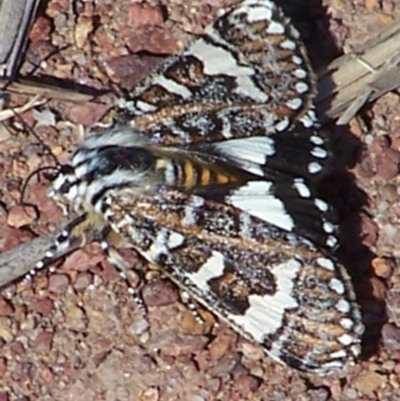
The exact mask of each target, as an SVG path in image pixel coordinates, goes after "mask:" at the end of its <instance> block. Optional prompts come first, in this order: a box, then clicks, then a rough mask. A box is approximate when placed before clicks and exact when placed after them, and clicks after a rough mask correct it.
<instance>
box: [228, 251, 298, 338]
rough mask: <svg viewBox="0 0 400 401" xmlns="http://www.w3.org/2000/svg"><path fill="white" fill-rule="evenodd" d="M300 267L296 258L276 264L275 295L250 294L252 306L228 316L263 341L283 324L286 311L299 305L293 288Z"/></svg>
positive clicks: (274, 269) (273, 270) (273, 269)
mask: <svg viewBox="0 0 400 401" xmlns="http://www.w3.org/2000/svg"><path fill="white" fill-rule="evenodd" d="M300 268H301V264H300V262H299V261H297V260H296V259H291V260H290V261H289V262H287V263H282V264H280V265H277V266H274V267H273V268H272V272H273V273H274V275H275V279H276V284H277V289H276V292H275V293H274V294H273V295H263V296H261V295H255V294H253V295H250V297H249V302H250V307H249V308H248V309H247V311H246V313H245V314H244V315H242V316H238V315H230V314H228V315H227V316H228V318H229V319H230V320H231V321H233V322H235V323H236V324H237V325H239V326H240V327H242V328H243V330H244V331H245V332H246V333H248V334H250V335H251V336H252V337H253V338H254V339H255V340H256V341H258V342H260V343H262V342H263V341H264V340H265V336H267V335H268V334H271V333H274V332H276V331H277V330H278V329H279V328H280V327H281V326H282V319H283V314H284V311H285V310H287V309H291V308H296V307H297V306H298V305H297V301H296V299H295V298H294V297H293V295H292V290H293V286H294V283H295V278H296V276H297V273H298V272H299V270H300Z"/></svg>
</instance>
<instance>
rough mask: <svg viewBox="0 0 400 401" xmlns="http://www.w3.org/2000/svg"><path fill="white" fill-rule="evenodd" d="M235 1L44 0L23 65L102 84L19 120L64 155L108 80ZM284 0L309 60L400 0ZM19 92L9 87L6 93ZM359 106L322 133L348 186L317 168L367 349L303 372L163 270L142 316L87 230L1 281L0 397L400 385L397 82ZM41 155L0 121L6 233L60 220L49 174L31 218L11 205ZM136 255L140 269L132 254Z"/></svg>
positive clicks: (12, 237) (129, 73) (391, 389)
mask: <svg viewBox="0 0 400 401" xmlns="http://www.w3.org/2000/svg"><path fill="white" fill-rule="evenodd" d="M234 2H235V1H234V0H208V1H200V0H190V1H189V0H171V1H161V2H158V1H148V2H144V3H143V4H142V3H140V2H136V1H128V0H94V1H90V0H89V1H79V0H77V1H75V2H70V1H69V0H50V1H49V2H45V3H44V4H43V8H42V9H41V10H40V11H39V16H38V18H37V19H36V22H35V24H34V27H33V29H32V31H31V34H30V44H29V48H28V51H27V54H26V57H25V62H24V64H23V67H22V69H21V74H22V75H25V76H35V77H41V78H40V79H41V80H43V81H44V82H48V83H52V84H56V85H58V86H60V87H65V88H68V89H75V90H79V91H84V92H89V93H93V92H96V93H97V94H99V93H104V94H101V95H100V96H97V97H96V99H95V100H93V101H90V102H87V103H85V104H77V103H74V102H67V101H55V100H52V101H49V102H47V103H45V104H44V105H42V106H40V107H37V108H35V109H33V110H30V111H27V112H25V113H23V118H24V120H25V121H26V122H27V124H28V125H29V126H31V127H32V128H33V129H34V131H35V132H36V133H37V134H38V135H39V136H40V138H41V139H42V140H43V141H44V142H45V143H46V144H47V145H48V146H49V147H50V148H51V150H52V152H53V153H54V154H55V155H56V156H57V158H58V159H59V160H60V161H61V162H63V161H66V160H67V158H68V155H69V153H70V151H71V150H72V149H74V147H75V146H76V144H77V143H79V142H80V141H81V140H82V138H83V137H84V133H85V131H86V130H87V129H88V128H89V127H91V126H93V125H94V124H95V123H97V122H98V121H99V120H100V119H101V118H102V116H103V115H104V114H105V113H106V112H107V111H108V110H109V109H110V108H111V107H112V105H113V103H114V102H115V99H116V93H118V91H121V90H122V91H123V90H125V89H128V88H130V87H132V85H134V83H135V82H137V81H138V80H139V79H140V78H141V77H142V76H145V75H146V74H147V73H148V71H149V69H150V68H151V67H152V66H154V65H156V64H157V62H158V61H159V60H160V59H161V57H163V56H167V55H170V54H173V53H174V52H176V51H178V50H179V49H180V48H181V47H182V45H183V44H184V43H185V42H186V41H187V40H188V38H189V37H190V35H191V34H196V33H200V32H201V31H202V29H203V28H204V26H205V25H206V24H207V23H208V22H210V21H212V20H213V19H214V18H215V16H216V15H217V14H218V11H219V10H220V9H221V8H223V7H225V6H227V5H229V4H232V3H234ZM280 3H283V5H284V7H285V9H286V11H287V13H288V14H290V15H291V16H292V17H293V20H294V21H295V23H296V24H297V25H298V27H299V29H300V30H301V32H302V35H303V38H304V40H305V42H306V44H307V46H308V47H309V50H310V55H311V57H312V61H313V64H314V65H315V67H316V68H320V67H321V66H323V65H325V64H327V62H328V61H329V60H331V59H333V58H335V57H337V56H338V55H339V54H341V53H342V52H344V53H348V52H350V51H351V50H352V49H354V48H356V47H357V46H358V45H360V44H362V43H363V42H364V41H365V40H366V39H367V38H368V37H369V36H370V35H371V34H372V33H374V32H376V31H378V30H379V29H381V28H382V27H383V26H384V25H385V24H388V23H390V22H391V21H392V20H393V19H394V18H400V0H380V1H379V0H353V1H348V0H332V1H328V0H325V1H321V0H287V1H280ZM143 52H144V54H143ZM110 89H112V93H111V94H110V93H107V92H109V90H110ZM28 100H29V97H27V96H22V95H18V96H16V95H13V96H12V97H11V104H12V105H22V104H24V103H26V102H27V101H28ZM361 117H362V118H359V119H355V120H353V121H352V122H351V123H350V125H349V127H346V135H347V136H348V137H351V138H353V139H354V141H353V142H352V143H357V146H354V145H352V146H350V145H349V143H350V142H346V141H343V140H342V139H341V136H340V135H341V134H340V132H337V131H336V133H335V134H332V135H335V141H336V142H337V144H338V146H339V148H340V147H342V151H343V154H344V155H346V157H347V156H349V155H350V156H349V157H348V159H349V160H350V159H351V160H355V162H356V163H355V164H354V165H353V166H352V170H351V172H352V174H354V177H355V178H354V182H352V183H351V185H352V186H353V187H354V186H357V187H358V189H357V191H356V192H354V196H353V195H352V194H353V192H352V194H351V196H349V194H348V193H347V194H344V192H346V187H344V188H343V187H339V186H338V185H336V183H335V182H333V181H334V180H335V176H333V177H331V178H330V179H331V181H332V182H331V183H329V184H327V188H328V189H327V192H328V193H331V195H332V196H333V197H335V199H336V201H337V203H338V204H340V203H341V202H342V204H340V207H339V209H340V212H341V214H342V223H341V228H342V232H343V243H344V244H343V245H344V248H345V249H346V252H347V253H348V255H347V257H348V259H349V260H350V261H352V263H351V265H352V266H353V267H352V268H351V273H352V275H353V276H354V277H355V286H356V291H357V294H358V299H359V302H360V304H361V305H362V309H363V313H364V320H365V323H366V325H367V333H366V336H365V341H364V344H363V346H364V347H363V348H364V355H363V358H362V360H361V361H359V362H358V363H357V364H355V365H354V366H350V367H348V369H346V371H343V372H340V373H338V374H335V375H333V376H328V377H316V376H313V375H305V374H300V373H299V372H296V371H294V370H292V369H289V368H288V367H286V366H282V365H280V364H277V363H276V362H274V361H273V360H271V358H269V357H268V356H266V355H265V354H264V353H263V351H262V349H261V348H260V347H258V346H256V345H252V344H250V343H249V342H247V341H246V340H244V339H242V338H240V336H238V335H237V334H236V333H235V332H233V331H232V330H231V329H230V328H229V327H227V326H226V325H225V324H223V323H220V324H218V323H217V321H216V318H214V317H213V316H212V315H211V314H209V313H207V312H205V311H204V312H203V311H201V313H202V314H203V316H204V320H205V322H206V323H205V324H203V325H199V323H198V322H197V321H196V320H195V319H194V318H193V315H192V314H191V313H190V311H188V308H187V307H186V306H185V305H184V304H183V303H182V302H181V301H180V297H179V291H178V289H177V288H176V287H175V286H174V285H172V284H171V283H170V282H169V281H168V280H165V279H158V280H152V281H149V282H146V283H145V284H144V289H143V298H144V302H145V304H146V307H147V309H148V312H147V313H146V315H145V316H142V314H141V313H139V311H138V309H137V306H136V305H135V302H134V301H133V299H132V298H131V297H130V295H129V294H128V292H127V290H126V285H125V284H124V282H122V281H121V280H120V279H118V274H117V273H116V271H115V270H114V269H113V268H112V267H110V266H109V265H108V264H107V262H106V261H105V259H104V256H103V255H102V253H101V252H100V250H99V247H98V246H97V245H96V244H92V245H90V246H88V247H86V248H85V249H82V250H79V251H77V252H75V253H73V254H72V255H70V256H68V257H67V258H66V259H65V260H64V261H62V262H61V263H58V264H57V265H56V266H53V267H52V268H50V269H48V270H47V271H44V272H42V273H40V274H38V275H37V276H36V277H35V278H34V279H33V280H32V281H31V282H24V281H19V282H16V283H14V284H11V285H8V286H6V287H5V288H2V289H1V296H0V401H17V400H18V401H34V400H40V401H45V400H57V401H67V400H68V401H70V400H74V401H80V400H82V401H83V400H84V401H91V400H105V401H117V400H118V401H126V400H134V401H136V400H137V401H157V400H160V401H161V400H162V401H178V400H179V401H206V400H232V401H234V400H252V401H256V400H257V401H268V400H280V401H283V400H296V401H306V400H310V401H311V400H312V401H328V400H335V401H336V400H343V401H345V400H354V401H361V400H363V401H373V400H381V401H383V400H388V401H389V400H390V401H396V400H400V269H399V268H398V263H397V261H398V258H399V257H400V251H399V248H398V247H397V244H399V243H400V230H399V227H400V225H399V224H398V219H399V217H400V206H399V205H400V203H399V197H400V191H399V189H398V180H399V177H400V175H399V172H400V97H399V94H398V93H389V94H387V95H385V96H384V97H382V98H381V99H379V100H378V101H377V102H375V103H374V104H373V105H369V106H368V107H366V108H365V109H364V110H363V111H362V113H361ZM8 123H9V124H11V121H9V122H8ZM51 163H52V160H51V158H50V157H49V156H48V155H44V154H43V148H42V146H41V145H40V144H39V143H38V141H37V140H36V139H35V138H34V137H33V136H32V135H31V134H30V133H29V132H27V131H26V130H21V131H18V132H17V131H10V130H9V129H5V128H4V127H0V181H1V182H2V185H1V187H2V189H1V190H0V204H1V206H2V208H0V245H1V246H2V248H3V249H10V248H12V247H14V246H16V245H17V244H19V243H20V242H23V241H26V240H29V239H30V238H32V237H33V236H36V235H40V234H44V233H47V232H48V231H50V230H54V229H55V228H57V227H60V226H61V225H62V224H63V222H65V218H64V217H63V216H62V213H61V211H60V210H59V209H58V208H57V207H56V206H55V205H54V203H53V202H52V201H51V200H49V199H48V197H47V195H46V183H45V181H43V180H42V181H38V180H36V179H33V180H32V181H31V182H30V184H29V186H28V188H27V190H26V193H25V198H26V200H27V201H29V202H32V203H34V204H35V205H36V206H37V207H38V209H39V211H40V217H39V219H35V218H34V216H33V214H32V213H31V214H27V213H25V212H24V211H23V210H22V208H21V207H20V206H19V205H18V202H19V200H20V195H21V189H22V184H23V182H24V180H25V178H26V177H27V176H28V174H29V173H30V172H31V171H33V170H34V169H36V168H38V167H41V166H44V165H48V164H51ZM343 191H344V192H343ZM343 199H346V202H343ZM343 203H345V204H343ZM354 233H355V234H354ZM353 235H356V236H357V238H358V240H356V239H355V237H354V236H353ZM56 268H57V269H56ZM135 269H137V270H138V271H139V272H142V273H143V272H145V266H144V265H143V264H142V263H141V262H140V261H137V263H136V264H135ZM140 277H142V275H141V274H138V275H137V276H135V277H134V279H135V278H136V279H137V280H139V279H140Z"/></svg>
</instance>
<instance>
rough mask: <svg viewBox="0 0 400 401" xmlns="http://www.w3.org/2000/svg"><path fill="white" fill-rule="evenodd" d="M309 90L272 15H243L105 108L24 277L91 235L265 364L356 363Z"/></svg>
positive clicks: (356, 332) (348, 294)
mask: <svg viewBox="0 0 400 401" xmlns="http://www.w3.org/2000/svg"><path fill="white" fill-rule="evenodd" d="M315 92H316V90H315V77H314V74H313V71H312V68H311V67H310V63H309V60H308V57H307V54H306V51H305V47H304V45H303V43H302V41H301V39H300V35H299V33H298V31H297V30H296V29H295V28H294V27H293V25H292V24H291V22H290V20H289V19H288V18H287V17H286V16H285V15H284V13H283V11H282V10H281V9H280V8H279V7H278V6H277V5H276V4H275V3H274V2H273V1H272V0H244V1H241V2H239V3H238V4H237V5H235V6H233V7H232V8H230V9H229V10H228V11H227V12H225V14H223V15H222V16H220V17H219V18H218V19H217V20H216V21H215V22H214V23H213V24H212V25H210V26H208V27H207V28H206V29H205V31H204V33H203V34H202V35H200V36H198V37H197V38H195V39H194V40H193V41H192V42H191V43H190V44H189V45H188V46H187V47H186V48H185V49H184V50H182V51H181V52H180V53H179V54H177V55H175V56H173V57H171V58H168V59H167V60H166V61H165V62H163V63H162V65H161V66H160V67H159V68H158V69H156V71H154V72H153V73H151V74H150V75H149V76H148V77H147V78H146V79H144V81H143V82H141V83H140V84H139V85H138V86H137V87H136V88H135V89H134V90H133V91H132V92H131V93H130V94H129V95H128V96H127V97H125V98H123V99H121V100H120V102H119V104H118V107H117V109H116V116H115V118H114V121H113V123H112V124H111V126H110V127H109V128H108V129H107V130H106V131H105V132H103V133H102V134H100V135H98V134H96V135H91V136H89V137H88V138H87V139H86V140H84V141H83V142H82V143H81V144H80V145H79V146H78V147H77V149H76V150H75V151H74V153H73V154H72V156H71V159H70V161H69V162H68V164H65V165H62V166H61V167H60V168H58V169H57V172H56V173H55V174H54V175H53V176H52V177H51V187H50V196H52V197H53V198H54V199H55V200H56V201H57V202H58V203H59V204H60V205H62V206H63V207H65V208H69V209H71V208H72V209H73V210H74V212H75V213H76V214H77V215H78V217H77V218H76V219H74V220H73V221H72V223H70V224H69V225H67V226H66V227H65V228H64V230H63V231H62V233H61V234H60V235H59V236H58V238H57V240H56V242H55V244H54V245H53V246H52V248H51V249H50V250H49V251H48V252H47V258H46V259H44V260H43V261H41V262H40V263H38V265H37V269H40V268H42V267H43V266H45V265H46V264H47V263H48V260H50V259H51V257H52V255H53V254H54V253H56V251H57V250H59V249H61V248H65V249H68V247H69V244H70V243H71V242H74V243H76V242H77V241H78V242H79V243H80V244H82V245H84V244H85V243H86V237H87V233H89V232H90V230H94V229H96V230H97V231H101V232H102V233H103V237H104V241H103V244H104V248H107V251H108V253H109V255H110V258H111V261H112V262H113V263H114V264H116V265H117V266H118V267H119V268H120V269H122V270H124V269H126V266H124V263H123V261H122V260H121V258H120V257H119V256H118V249H121V248H132V249H135V250H136V251H137V252H138V253H139V254H140V255H141V256H142V257H143V258H144V259H145V260H147V261H149V262H151V263H153V264H156V265H158V266H159V267H160V268H161V269H162V270H163V271H164V273H165V274H166V275H167V276H168V277H170V279H171V280H173V281H174V282H175V283H176V284H177V285H178V286H180V287H182V288H183V289H185V290H186V291H188V292H189V293H190V294H191V295H192V296H193V297H194V298H195V299H197V300H198V301H199V302H200V303H202V304H204V305H205V306H206V307H208V308H210V309H211V310H212V311H213V312H214V313H215V314H217V315H218V316H220V317H221V318H222V319H223V320H225V321H226V322H228V323H229V324H230V325H231V326H232V327H233V328H234V329H236V330H237V331H238V332H239V333H240V334H242V335H243V336H244V337H246V338H248V339H249V340H251V341H254V342H256V343H258V344H260V345H261V346H262V347H263V348H264V349H265V350H266V351H267V353H268V354H269V355H270V356H272V357H273V358H275V359H276V360H278V361H280V362H283V363H286V364H288V365H289V366H291V367H293V368H296V369H299V370H303V371H307V372H313V373H317V374H326V373H329V372H331V371H334V370H338V369H341V368H343V366H344V365H345V364H346V363H347V362H348V361H350V360H352V359H354V358H356V357H357V356H358V355H359V353H360V339H361V336H362V333H363V325H362V321H361V315H360V310H359V306H358V304H357V302H356V299H355V295H354V291H353V287H352V283H351V280H350V277H349V275H348V273H347V272H346V269H345V268H344V267H343V266H342V265H341V264H340V263H339V262H338V261H337V260H336V259H335V257H334V256H333V254H334V250H335V248H336V247H337V238H336V236H337V234H336V225H335V223H334V222H333V211H332V208H331V207H330V206H329V205H328V204H327V203H326V202H325V201H323V200H322V199H319V198H318V197H317V196H316V191H315V188H314V187H315V182H316V181H317V180H318V178H319V177H320V176H321V175H323V174H324V173H325V172H326V171H327V169H329V164H330V160H331V152H330V150H329V139H328V138H327V136H326V134H324V133H323V131H322V130H321V129H320V126H319V122H318V119H317V117H316V115H315V111H314V97H315Z"/></svg>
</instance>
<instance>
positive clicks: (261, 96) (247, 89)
mask: <svg viewBox="0 0 400 401" xmlns="http://www.w3.org/2000/svg"><path fill="white" fill-rule="evenodd" d="M236 83H237V87H236V88H235V92H236V93H238V94H240V95H243V96H246V97H249V98H250V99H252V100H254V101H255V102H260V103H265V102H267V101H268V99H269V98H268V96H267V95H266V94H265V93H264V92H263V91H261V90H260V89H259V88H258V87H257V86H256V85H255V84H254V82H253V80H252V79H251V77H247V76H238V77H237V78H236Z"/></svg>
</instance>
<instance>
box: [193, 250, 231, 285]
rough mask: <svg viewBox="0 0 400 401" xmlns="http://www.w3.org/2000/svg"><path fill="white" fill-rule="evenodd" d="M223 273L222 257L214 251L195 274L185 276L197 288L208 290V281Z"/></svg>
mask: <svg viewBox="0 0 400 401" xmlns="http://www.w3.org/2000/svg"><path fill="white" fill-rule="evenodd" d="M223 273H224V256H223V255H222V254H221V253H220V252H216V251H214V252H213V253H212V255H211V256H210V257H209V258H208V259H207V261H206V262H205V263H204V264H203V265H202V266H201V267H200V268H199V269H198V271H197V272H196V273H190V274H187V279H188V280H189V281H190V282H191V283H193V284H194V285H195V286H196V287H197V288H201V289H202V290H205V289H207V288H209V286H208V281H209V280H211V279H213V278H215V277H219V276H221V275H222V274H223Z"/></svg>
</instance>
